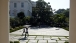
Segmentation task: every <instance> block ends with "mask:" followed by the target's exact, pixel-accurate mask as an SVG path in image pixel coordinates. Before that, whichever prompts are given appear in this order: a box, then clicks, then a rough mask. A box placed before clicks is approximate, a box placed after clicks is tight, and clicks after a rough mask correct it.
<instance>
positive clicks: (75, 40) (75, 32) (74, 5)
mask: <svg viewBox="0 0 76 43" xmlns="http://www.w3.org/2000/svg"><path fill="white" fill-rule="evenodd" d="M70 4H71V5H70V8H71V9H70V18H69V19H70V23H69V26H70V31H69V32H70V40H69V42H70V43H76V0H71V1H70Z"/></svg>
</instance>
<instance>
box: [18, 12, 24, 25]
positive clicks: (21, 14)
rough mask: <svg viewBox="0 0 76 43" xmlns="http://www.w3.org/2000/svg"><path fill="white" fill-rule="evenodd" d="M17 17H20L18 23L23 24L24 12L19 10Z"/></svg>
mask: <svg viewBox="0 0 76 43" xmlns="http://www.w3.org/2000/svg"><path fill="white" fill-rule="evenodd" d="M17 17H18V18H19V19H20V20H19V21H20V25H24V22H23V21H24V20H23V19H24V17H25V15H24V12H19V13H18V14H17Z"/></svg>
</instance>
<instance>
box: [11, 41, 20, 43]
mask: <svg viewBox="0 0 76 43" xmlns="http://www.w3.org/2000/svg"><path fill="white" fill-rule="evenodd" d="M10 43H20V42H19V41H14V42H13V41H10Z"/></svg>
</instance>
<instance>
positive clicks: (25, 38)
mask: <svg viewBox="0 0 76 43" xmlns="http://www.w3.org/2000/svg"><path fill="white" fill-rule="evenodd" d="M18 40H27V37H24V38H20V39H18Z"/></svg>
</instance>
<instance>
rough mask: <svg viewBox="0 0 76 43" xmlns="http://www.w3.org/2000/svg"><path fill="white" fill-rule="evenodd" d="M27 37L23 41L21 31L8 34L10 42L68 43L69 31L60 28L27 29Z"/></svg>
mask: <svg viewBox="0 0 76 43" xmlns="http://www.w3.org/2000/svg"><path fill="white" fill-rule="evenodd" d="M28 30H29V35H30V36H28V37H27V39H26V40H25V38H24V36H21V35H22V32H23V29H20V30H18V31H15V32H12V33H9V34H10V37H9V40H10V41H19V42H20V43H64V42H65V41H69V31H66V30H64V29H62V28H56V27H52V28H51V27H48V28H36V27H32V28H29V29H28Z"/></svg>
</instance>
